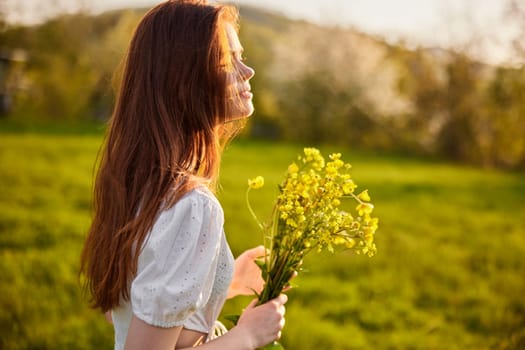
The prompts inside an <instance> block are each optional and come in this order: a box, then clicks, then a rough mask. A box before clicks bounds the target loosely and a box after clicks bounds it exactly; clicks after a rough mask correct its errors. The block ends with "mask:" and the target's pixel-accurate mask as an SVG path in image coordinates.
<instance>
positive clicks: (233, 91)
mask: <svg viewBox="0 0 525 350" xmlns="http://www.w3.org/2000/svg"><path fill="white" fill-rule="evenodd" d="M226 36H227V38H228V44H229V50H230V53H229V55H227V56H229V57H231V60H232V62H231V64H232V69H229V70H228V71H227V73H226V74H227V96H228V101H227V104H226V106H227V115H228V119H230V120H232V119H241V118H246V117H249V116H250V115H252V114H253V112H254V108H253V102H252V99H253V94H252V92H251V87H250V83H249V80H250V79H251V78H252V77H253V76H254V74H255V71H254V70H253V69H252V68H250V67H248V66H247V65H246V64H245V63H244V62H243V57H242V54H243V48H242V46H241V42H240V41H239V36H238V35H237V32H236V30H235V28H234V27H233V25H232V24H229V23H227V24H226Z"/></svg>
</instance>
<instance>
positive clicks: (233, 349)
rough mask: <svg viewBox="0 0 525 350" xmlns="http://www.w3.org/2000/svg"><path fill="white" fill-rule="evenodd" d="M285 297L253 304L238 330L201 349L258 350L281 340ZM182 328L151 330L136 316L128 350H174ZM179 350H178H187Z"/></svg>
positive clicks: (127, 343)
mask: <svg viewBox="0 0 525 350" xmlns="http://www.w3.org/2000/svg"><path fill="white" fill-rule="evenodd" d="M287 300H288V298H287V297H286V295H284V294H282V295H280V296H279V297H277V298H275V299H274V300H271V301H269V302H268V303H266V304H263V305H260V306H255V305H256V303H257V300H254V301H252V302H251V303H250V305H248V307H246V309H245V310H244V312H243V313H242V315H241V317H240V318H239V322H238V323H237V326H235V327H233V328H232V329H231V330H230V331H229V332H228V333H226V334H225V335H223V336H221V337H218V338H216V339H214V340H212V341H210V342H208V343H205V344H202V345H200V346H198V347H199V348H201V349H203V350H223V349H228V350H255V349H257V348H260V347H263V346H264V345H266V344H269V343H271V342H272V341H274V340H276V339H278V338H279V337H280V335H281V329H282V328H283V327H284V304H285V303H286V301H287ZM181 331H182V326H179V327H173V328H160V327H155V326H151V325H149V324H147V323H145V322H144V321H142V320H140V319H139V318H137V317H136V316H134V315H133V317H132V319H131V324H130V326H129V330H128V337H127V339H126V346H125V349H126V350H146V349H148V350H149V349H157V350H164V349H165V350H173V349H176V348H175V346H176V344H177V341H178V340H179V337H180V334H181ZM185 349H189V348H184V349H177V350H185Z"/></svg>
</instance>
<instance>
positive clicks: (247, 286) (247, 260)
mask: <svg viewBox="0 0 525 350" xmlns="http://www.w3.org/2000/svg"><path fill="white" fill-rule="evenodd" d="M265 254H266V249H264V247H263V246H262V245H260V246H257V247H255V248H252V249H249V250H247V251H245V252H244V253H242V254H241V255H239V257H238V258H237V259H235V267H234V272H233V279H232V282H231V284H230V289H229V290H228V298H233V297H235V296H237V295H253V294H254V292H257V293H260V292H261V291H262V289H263V287H264V280H263V278H262V276H261V269H260V268H259V266H257V264H255V260H256V259H259V258H263V257H264V255H265Z"/></svg>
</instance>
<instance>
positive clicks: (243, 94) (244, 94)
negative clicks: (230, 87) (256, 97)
mask: <svg viewBox="0 0 525 350" xmlns="http://www.w3.org/2000/svg"><path fill="white" fill-rule="evenodd" d="M239 95H240V96H241V97H242V98H245V99H252V98H253V94H252V92H251V91H249V90H245V91H242V92H241V93H240V94H239Z"/></svg>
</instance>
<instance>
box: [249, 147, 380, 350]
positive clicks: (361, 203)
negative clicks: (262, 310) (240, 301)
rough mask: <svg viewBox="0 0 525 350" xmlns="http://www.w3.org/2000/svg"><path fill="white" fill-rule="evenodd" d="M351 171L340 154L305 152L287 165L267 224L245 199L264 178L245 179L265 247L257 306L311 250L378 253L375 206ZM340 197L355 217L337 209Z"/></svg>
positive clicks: (279, 289) (278, 290)
mask: <svg viewBox="0 0 525 350" xmlns="http://www.w3.org/2000/svg"><path fill="white" fill-rule="evenodd" d="M350 168H351V165H350V164H348V163H345V162H343V161H342V160H341V154H340V153H334V154H331V155H330V156H329V161H328V162H325V159H324V157H323V156H322V155H321V153H320V152H319V150H318V149H315V148H305V149H304V154H302V155H300V156H299V157H298V162H294V163H292V164H291V165H290V166H289V167H288V170H287V172H286V176H285V179H284V181H283V182H282V183H281V185H280V186H279V194H278V196H277V200H276V202H275V205H274V207H273V211H272V215H271V221H270V222H269V223H261V222H260V221H259V220H258V219H257V216H256V215H255V213H254V211H253V209H252V208H251V206H250V202H249V198H248V196H249V192H250V190H251V189H258V188H261V187H262V186H263V185H264V178H263V177H261V176H257V177H256V178H254V179H250V180H248V190H247V192H246V200H247V203H248V208H249V210H250V212H251V214H252V215H253V216H254V218H255V219H256V221H257V223H258V224H259V227H260V228H261V229H262V230H263V231H264V246H265V247H266V249H267V254H266V256H264V257H263V258H261V259H260V260H258V261H256V263H257V265H258V266H259V267H260V268H261V271H262V277H263V279H264V281H265V285H264V288H263V291H262V292H261V293H260V294H259V295H258V299H259V304H263V303H265V302H267V301H269V300H271V299H273V298H276V297H277V296H279V294H281V292H282V290H283V289H284V288H285V287H287V286H288V283H289V281H290V279H291V278H292V276H293V275H294V273H296V271H298V270H299V267H300V265H301V263H302V260H303V258H304V257H305V255H306V254H308V253H309V252H311V251H313V250H315V251H318V252H320V251H322V250H324V249H327V250H328V251H330V252H334V247H335V246H342V247H344V248H346V249H350V250H352V251H354V252H355V253H356V254H364V255H368V256H370V257H371V256H373V255H374V254H375V253H376V246H375V244H374V234H375V232H376V230H377V227H378V219H377V218H373V217H372V216H371V214H372V211H373V209H374V206H373V204H372V203H371V202H370V196H369V195H368V191H367V190H364V191H362V192H360V193H359V194H355V193H354V192H355V190H356V188H357V185H356V184H355V182H354V181H353V180H352V178H351V176H350ZM344 198H351V199H352V200H355V201H356V202H357V206H356V207H355V213H354V214H353V215H352V214H351V213H350V212H347V211H344V210H342V209H341V204H342V203H341V201H342V200H343V199H344ZM271 347H272V348H279V347H280V345H279V344H275V343H274V344H272V345H271ZM281 348H282V347H281Z"/></svg>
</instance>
